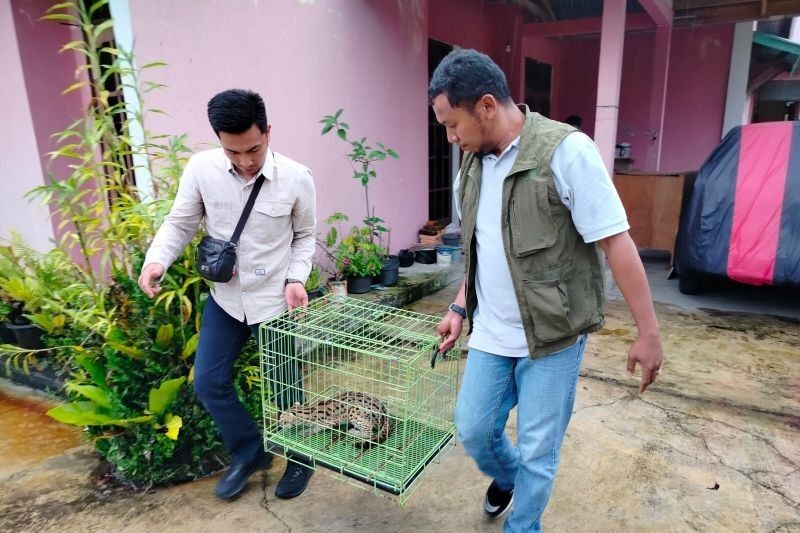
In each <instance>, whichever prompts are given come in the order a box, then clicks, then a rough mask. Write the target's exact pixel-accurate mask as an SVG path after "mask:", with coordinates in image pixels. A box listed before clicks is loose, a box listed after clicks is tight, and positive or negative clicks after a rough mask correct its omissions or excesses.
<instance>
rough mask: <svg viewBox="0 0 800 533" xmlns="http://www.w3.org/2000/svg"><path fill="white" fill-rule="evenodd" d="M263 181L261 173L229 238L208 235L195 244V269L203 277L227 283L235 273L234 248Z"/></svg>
mask: <svg viewBox="0 0 800 533" xmlns="http://www.w3.org/2000/svg"><path fill="white" fill-rule="evenodd" d="M263 183H264V176H263V175H262V176H259V177H258V179H256V183H255V185H253V190H252V191H250V197H249V198H248V199H247V203H246V204H245V206H244V211H242V216H240V217H239V222H238V224H236V229H235V230H234V231H233V235H232V236H231V240H229V241H226V240H223V239H215V238H214V237H209V236H208V235H206V236H205V237H203V238H202V239H201V240H200V244H198V245H197V253H196V255H195V261H196V263H197V271H198V272H199V273H200V275H201V276H203V277H204V278H205V279H207V280H209V281H219V282H222V283H227V282H229V281H230V280H231V278H232V277H233V275H234V274H235V273H236V248H237V247H238V245H239V237H241V235H242V230H243V229H244V225H245V223H246V222H247V217H249V216H250V211H252V210H253V204H254V203H255V202H256V196H258V191H260V190H261V185H262V184H263Z"/></svg>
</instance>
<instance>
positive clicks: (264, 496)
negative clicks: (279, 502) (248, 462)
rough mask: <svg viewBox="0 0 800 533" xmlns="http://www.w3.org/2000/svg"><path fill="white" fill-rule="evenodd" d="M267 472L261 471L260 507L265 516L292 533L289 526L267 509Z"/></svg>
mask: <svg viewBox="0 0 800 533" xmlns="http://www.w3.org/2000/svg"><path fill="white" fill-rule="evenodd" d="M267 480H268V477H267V470H263V471H262V472H261V507H262V508H263V509H264V510H265V511H266V512H267V514H269V515H271V516H272V517H273V518H274V519H275V520H277V521H278V522H280V523H281V524H283V527H284V528H286V531H287V532H288V533H292V528H291V527H289V524H287V523H286V522H284V521H283V519H282V518H281V517H280V516H278V515H277V514H275V511H273V510H272V509H270V508H269V497H268V496H267V492H268V491H269V488H268V486H267Z"/></svg>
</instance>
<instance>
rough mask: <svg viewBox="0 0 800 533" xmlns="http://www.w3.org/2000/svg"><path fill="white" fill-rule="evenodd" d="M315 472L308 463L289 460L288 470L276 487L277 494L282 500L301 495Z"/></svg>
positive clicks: (287, 463) (287, 462)
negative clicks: (303, 463)
mask: <svg viewBox="0 0 800 533" xmlns="http://www.w3.org/2000/svg"><path fill="white" fill-rule="evenodd" d="M313 473H314V470H313V469H311V468H309V467H307V466H306V465H302V464H300V463H296V462H294V461H292V460H287V461H286V472H284V473H283V477H282V478H281V480H280V481H278V486H277V487H275V496H277V497H278V498H281V499H282V500H288V499H289V498H294V497H295V496H300V495H301V494H302V493H303V491H304V490H306V486H307V485H308V480H309V479H311V474H313Z"/></svg>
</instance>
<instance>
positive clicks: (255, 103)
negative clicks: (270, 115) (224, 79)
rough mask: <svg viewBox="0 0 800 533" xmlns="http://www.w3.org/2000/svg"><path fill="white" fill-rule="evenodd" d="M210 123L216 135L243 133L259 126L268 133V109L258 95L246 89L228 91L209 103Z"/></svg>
mask: <svg viewBox="0 0 800 533" xmlns="http://www.w3.org/2000/svg"><path fill="white" fill-rule="evenodd" d="M208 121H209V122H210V123H211V127H212V128H213V129H214V133H216V134H217V135H219V132H221V131H224V132H225V133H243V132H245V131H247V130H249V129H250V128H251V127H253V124H255V125H256V126H258V129H260V130H261V133H266V131H267V109H266V107H264V100H263V99H262V98H261V96H260V95H259V94H258V93H254V92H253V91H246V90H244V89H228V90H227V91H222V92H221V93H218V94H215V95H214V97H213V98H211V100H209V101H208Z"/></svg>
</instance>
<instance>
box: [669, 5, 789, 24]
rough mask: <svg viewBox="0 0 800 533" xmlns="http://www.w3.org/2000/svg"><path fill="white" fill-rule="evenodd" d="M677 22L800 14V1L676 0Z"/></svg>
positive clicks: (705, 22)
mask: <svg viewBox="0 0 800 533" xmlns="http://www.w3.org/2000/svg"><path fill="white" fill-rule="evenodd" d="M673 11H674V14H675V15H674V18H675V23H676V24H680V25H685V24H687V23H688V24H713V23H716V22H743V21H750V20H763V19H768V18H772V17H792V16H797V15H800V0H727V1H725V0H674V3H673Z"/></svg>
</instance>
